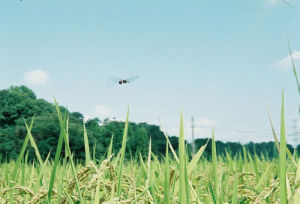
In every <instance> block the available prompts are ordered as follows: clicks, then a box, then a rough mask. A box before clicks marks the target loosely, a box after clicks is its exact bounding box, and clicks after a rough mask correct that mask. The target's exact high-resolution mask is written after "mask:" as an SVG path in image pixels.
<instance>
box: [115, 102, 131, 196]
mask: <svg viewBox="0 0 300 204" xmlns="http://www.w3.org/2000/svg"><path fill="white" fill-rule="evenodd" d="M128 117H129V107H128V108H127V116H126V122H125V127H124V133H123V140H122V147H121V158H120V159H121V160H120V169H119V175H118V185H117V197H118V198H119V197H120V195H121V178H122V168H123V163H124V157H125V150H126V143H127V134H128Z"/></svg>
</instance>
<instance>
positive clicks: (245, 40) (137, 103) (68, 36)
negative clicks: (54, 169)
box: [0, 0, 300, 143]
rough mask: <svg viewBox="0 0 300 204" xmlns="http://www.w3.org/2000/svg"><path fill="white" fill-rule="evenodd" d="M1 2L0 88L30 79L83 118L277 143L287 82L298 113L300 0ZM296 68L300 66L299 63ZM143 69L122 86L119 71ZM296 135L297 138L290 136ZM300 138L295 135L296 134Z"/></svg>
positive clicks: (291, 111)
mask: <svg viewBox="0 0 300 204" xmlns="http://www.w3.org/2000/svg"><path fill="white" fill-rule="evenodd" d="M289 2H290V3H291V4H292V5H293V8H291V7H289V6H287V5H286V4H284V3H282V2H281V1H279V0H278V1H277V0H248V1H246V0H230V1H211V0H201V1H199V0H197V1H196V0H190V1H177V0H172V1H171V0H169V1H166V0H160V1H158V0H152V1H150V0H139V1H137V0H136V1H133V0H131V1H127V0H123V1H112V0H109V1H108V0H107V1H99V0H94V1H79V0H65V1H58V0H52V1H37V0H23V1H22V2H19V1H17V0H0V25H1V26H0V45H1V49H0V88H1V89H3V88H8V87H9V86H11V85H20V84H25V85H27V86H28V87H30V88H31V89H33V90H34V91H35V92H36V93H37V96H38V97H40V98H45V99H47V100H49V101H53V97H54V96H55V97H56V98H57V100H58V101H59V103H60V104H61V105H66V106H67V107H68V108H69V109H70V110H71V111H79V112H82V113H84V115H85V116H86V117H96V116H97V117H99V118H100V119H103V118H105V117H116V118H119V119H124V118H125V114H126V107H127V105H128V104H129V106H130V118H131V120H132V121H136V122H142V121H146V122H149V123H152V124H158V118H160V119H161V121H162V124H163V126H164V129H165V130H167V132H168V133H169V134H173V135H177V134H178V129H179V116H180V110H181V108H182V109H183V114H184V119H185V133H186V137H187V138H190V137H191V130H190V126H191V123H190V120H191V117H192V116H194V118H195V125H196V126H197V128H196V130H195V132H196V137H199V138H201V137H210V135H211V128H212V127H214V128H215V132H216V138H217V139H219V140H224V141H240V142H243V143H244V142H248V141H255V142H260V141H271V140H272V139H273V138H272V135H271V131H270V127H269V122H268V119H267V114H266V105H269V106H270V110H271V114H272V117H273V120H274V123H275V125H276V127H277V130H279V118H280V103H281V90H282V89H284V90H285V99H286V123H287V131H288V132H289V133H290V132H292V130H293V129H292V126H293V120H294V119H299V114H298V104H299V97H298V94H297V89H296V83H295V80H294V77H293V75H292V72H291V66H290V62H289V58H288V45H287V38H289V40H290V42H291V47H292V49H293V51H294V54H293V55H294V58H295V61H296V65H299V66H298V67H300V63H299V62H300V23H299V22H300V12H299V11H300V1H299V0H290V1H289ZM299 73H300V68H299ZM135 75H138V76H139V79H137V80H136V81H134V82H133V83H131V84H128V85H125V86H118V85H114V84H113V83H112V81H111V78H112V77H121V78H126V77H132V76H135ZM288 140H289V141H290V142H292V141H293V140H292V136H291V135H290V136H288ZM299 141H300V140H299Z"/></svg>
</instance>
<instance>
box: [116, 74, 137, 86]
mask: <svg viewBox="0 0 300 204" xmlns="http://www.w3.org/2000/svg"><path fill="white" fill-rule="evenodd" d="M138 78H139V77H138V76H134V77H130V78H119V77H114V78H112V80H113V82H114V83H115V84H119V85H122V84H128V83H131V82H133V81H135V80H136V79H138Z"/></svg>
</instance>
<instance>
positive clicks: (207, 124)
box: [195, 118, 217, 127]
mask: <svg viewBox="0 0 300 204" xmlns="http://www.w3.org/2000/svg"><path fill="white" fill-rule="evenodd" d="M216 123H217V122H216V121H213V120H210V119H208V118H201V119H199V120H196V122H195V125H196V126H202V127H213V126H214V125H216Z"/></svg>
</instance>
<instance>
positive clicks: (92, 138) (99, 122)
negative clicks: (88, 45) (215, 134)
mask: <svg viewBox="0 0 300 204" xmlns="http://www.w3.org/2000/svg"><path fill="white" fill-rule="evenodd" d="M60 109H61V111H62V112H63V113H67V115H68V116H69V143H70V148H71V151H72V153H74V156H75V158H76V159H78V160H83V159H84V158H85V149H84V137H83V133H84V132H83V131H84V130H83V124H85V126H86V130H87V135H88V140H89V145H90V149H91V150H93V152H92V154H93V156H95V157H96V158H101V157H103V156H104V155H105V153H106V151H107V148H108V146H109V144H110V141H111V138H112V135H113V152H114V153H115V154H117V153H118V151H119V150H120V148H121V145H122V136H123V129H124V122H122V121H110V120H109V119H104V118H100V119H99V118H92V119H89V120H87V121H84V116H83V114H81V113H79V112H69V111H68V110H67V108H65V107H63V106H60ZM33 116H34V124H33V128H32V131H31V133H32V135H33V137H34V139H35V142H36V144H37V146H38V149H39V150H40V153H41V154H42V156H43V157H44V158H45V157H46V156H47V155H48V153H49V152H50V156H51V157H52V158H53V157H54V155H55V150H56V145H57V142H58V138H59V133H60V125H59V121H58V117H57V113H56V108H55V105H54V104H53V103H50V102H47V101H46V100H44V99H39V98H37V96H36V94H35V93H34V92H33V91H32V90H31V89H29V88H28V87H26V86H11V87H10V88H8V89H4V90H0V158H6V159H16V158H17V156H18V155H19V153H20V151H21V147H22V144H23V142H24V139H25V136H26V134H27V130H26V126H25V122H24V120H25V121H26V122H27V123H28V124H29V123H30V121H31V119H32V117H33ZM150 137H151V143H152V152H153V153H154V154H155V155H157V156H158V157H160V156H161V155H164V153H165V149H166V138H165V136H164V134H163V132H162V131H161V130H160V127H159V126H156V125H151V124H147V123H133V122H130V123H129V129H128V141H127V147H126V148H127V149H126V154H127V155H126V157H127V158H130V157H136V156H139V154H141V155H142V156H143V157H145V156H146V155H147V153H148V146H149V139H150ZM169 140H170V142H171V144H172V146H173V147H174V149H175V151H177V149H178V137H176V136H170V137H169ZM207 141H208V139H207V138H199V139H196V140H195V147H196V150H197V149H199V148H200V147H201V146H202V145H205V144H206V142H207ZM210 142H211V141H210V140H209V143H210ZM186 144H187V147H188V150H189V152H190V154H191V145H190V144H189V143H188V142H186ZM216 146H217V154H219V155H221V154H223V155H226V153H231V154H232V155H236V154H242V153H243V146H242V145H241V144H240V143H237V142H227V143H224V142H221V141H217V142H216ZM245 148H246V150H247V151H249V153H251V154H254V152H255V153H256V154H257V155H258V156H265V157H268V158H270V159H271V158H273V157H275V156H277V150H276V147H275V144H274V142H264V143H252V142H250V143H248V144H246V145H245ZM288 148H289V149H290V150H291V151H293V147H292V146H291V145H288ZM27 149H28V152H29V156H28V158H29V159H34V158H35V155H34V150H33V148H32V147H31V146H30V145H29V147H28V148H27ZM299 151H300V146H298V147H297V152H299ZM62 153H63V154H64V148H63V149H62ZM210 155H211V145H208V146H207V147H206V149H205V152H204V156H205V157H207V158H209V157H210Z"/></svg>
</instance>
